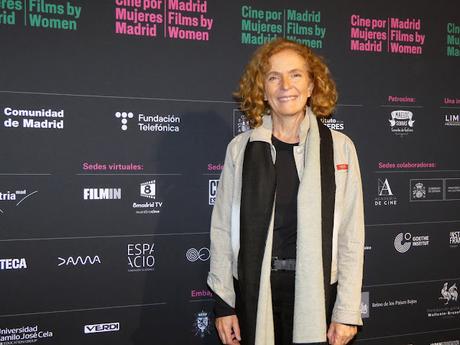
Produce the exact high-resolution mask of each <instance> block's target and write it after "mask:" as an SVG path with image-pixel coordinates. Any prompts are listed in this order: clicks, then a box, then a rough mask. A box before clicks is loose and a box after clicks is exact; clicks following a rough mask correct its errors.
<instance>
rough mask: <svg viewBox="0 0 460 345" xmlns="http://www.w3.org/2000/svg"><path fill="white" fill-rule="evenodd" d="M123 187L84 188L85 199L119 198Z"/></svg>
mask: <svg viewBox="0 0 460 345" xmlns="http://www.w3.org/2000/svg"><path fill="white" fill-rule="evenodd" d="M119 199H121V188H83V200H119Z"/></svg>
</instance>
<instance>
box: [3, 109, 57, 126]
mask: <svg viewBox="0 0 460 345" xmlns="http://www.w3.org/2000/svg"><path fill="white" fill-rule="evenodd" d="M3 115H5V116H7V117H8V118H7V119H6V120H4V121H3V126H4V127H5V128H30V129H38V130H42V129H50V130H62V129H64V109H61V110H52V109H13V108H10V107H6V108H4V109H3Z"/></svg>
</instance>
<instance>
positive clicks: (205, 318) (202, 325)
mask: <svg viewBox="0 0 460 345" xmlns="http://www.w3.org/2000/svg"><path fill="white" fill-rule="evenodd" d="M210 318H211V317H210V313H208V312H206V311H203V310H202V311H201V312H199V313H196V314H195V321H194V323H193V329H194V332H195V335H196V336H199V337H200V338H204V337H205V336H206V335H209V334H211V320H210Z"/></svg>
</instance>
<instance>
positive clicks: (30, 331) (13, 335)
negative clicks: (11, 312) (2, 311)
mask: <svg viewBox="0 0 460 345" xmlns="http://www.w3.org/2000/svg"><path fill="white" fill-rule="evenodd" d="M52 337H53V332H52V331H42V330H41V329H40V328H39V327H38V325H34V326H23V325H21V327H13V328H2V327H0V345H7V344H8V345H15V344H25V343H35V342H37V340H40V339H44V338H52Z"/></svg>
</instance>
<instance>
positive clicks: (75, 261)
mask: <svg viewBox="0 0 460 345" xmlns="http://www.w3.org/2000/svg"><path fill="white" fill-rule="evenodd" d="M58 261H59V262H58V267H59V266H87V265H88V266H92V265H96V264H101V263H102V262H101V259H100V258H99V256H98V255H95V256H75V257H74V256H69V257H67V258H61V257H58Z"/></svg>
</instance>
